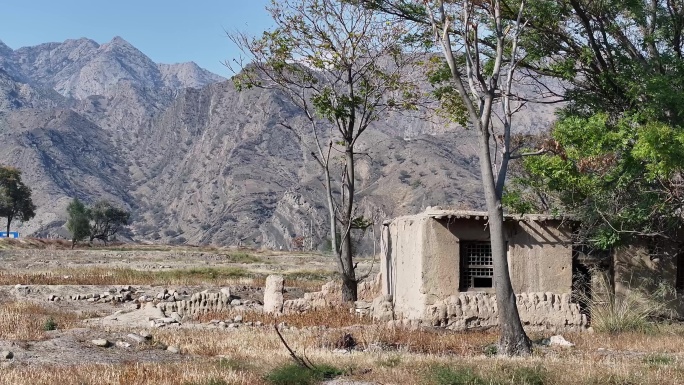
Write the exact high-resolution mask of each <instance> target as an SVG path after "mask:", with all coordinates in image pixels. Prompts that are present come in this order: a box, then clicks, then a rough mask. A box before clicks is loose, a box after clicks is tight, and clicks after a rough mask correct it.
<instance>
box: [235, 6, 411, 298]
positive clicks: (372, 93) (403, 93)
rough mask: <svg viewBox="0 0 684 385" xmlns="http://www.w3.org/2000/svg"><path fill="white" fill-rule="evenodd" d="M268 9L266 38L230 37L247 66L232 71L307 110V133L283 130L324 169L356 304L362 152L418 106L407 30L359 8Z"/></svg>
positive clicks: (349, 292) (333, 227) (343, 267)
mask: <svg viewBox="0 0 684 385" xmlns="http://www.w3.org/2000/svg"><path fill="white" fill-rule="evenodd" d="M267 10H268V11H269V12H270V14H271V16H272V17H273V20H274V22H275V24H276V27H275V29H274V30H272V31H266V32H264V34H263V36H262V37H260V38H253V37H251V36H248V35H246V34H243V33H229V37H230V38H231V40H232V41H233V42H234V43H235V44H236V45H237V46H238V47H239V48H240V49H241V50H242V52H243V53H244V55H245V56H246V57H245V58H244V62H246V63H247V65H244V66H243V61H240V62H236V63H233V64H231V63H227V65H228V66H229V67H230V68H231V69H233V68H234V65H235V64H237V65H238V66H239V67H240V68H236V69H234V70H233V72H234V73H236V75H235V76H234V77H233V80H234V82H235V84H236V86H237V87H238V89H241V88H244V87H259V88H267V89H274V90H278V91H280V92H282V93H283V94H285V95H287V96H288V97H289V99H290V100H291V101H292V102H293V103H294V104H295V105H296V106H297V107H299V109H300V110H301V111H303V113H304V116H305V117H306V121H307V122H308V123H307V125H308V128H303V127H301V125H293V124H290V123H288V122H285V121H282V122H280V124H281V125H282V126H283V127H285V128H287V129H290V130H292V132H294V133H295V134H296V135H297V136H298V137H299V138H300V142H301V143H303V144H304V145H306V146H307V147H308V148H309V152H310V156H311V157H312V158H313V159H314V160H315V162H316V163H317V164H318V165H319V167H320V169H321V172H322V179H323V184H324V186H325V194H326V201H327V205H328V220H329V225H330V229H329V236H330V241H331V244H332V250H333V252H334V253H335V255H336V256H337V260H338V269H339V272H340V274H341V276H342V280H343V290H342V294H343V299H344V300H346V301H353V300H356V299H357V283H358V282H359V280H360V279H362V278H363V277H362V276H360V275H359V274H357V273H356V271H355V270H356V266H355V264H354V262H353V247H352V230H353V229H355V228H365V227H367V226H368V225H369V224H368V223H366V222H367V220H365V219H364V218H363V217H362V216H359V215H358V213H357V204H356V203H357V202H356V200H355V195H356V194H357V190H356V187H355V186H356V171H355V167H356V160H357V158H358V157H359V156H360V154H359V153H358V152H357V151H356V145H357V144H358V140H359V138H360V137H361V136H362V135H363V133H364V132H366V130H367V129H368V128H370V127H371V125H372V123H373V122H374V121H376V120H378V119H380V117H382V116H383V114H386V113H387V112H388V111H389V110H390V109H393V108H397V107H405V106H407V105H411V103H412V101H413V100H414V97H415V96H416V94H415V93H414V92H412V88H411V86H410V83H408V82H406V81H405V77H403V76H402V71H406V68H407V66H409V65H411V63H412V62H413V61H412V60H413V58H414V56H412V55H406V53H405V52H404V50H403V49H404V46H403V45H402V44H401V37H402V36H403V34H404V33H405V32H406V31H405V29H404V24H402V23H394V24H391V23H388V22H387V20H386V19H383V18H380V17H378V15H377V14H376V13H374V12H372V11H370V10H367V9H364V8H362V7H358V6H356V5H353V4H349V3H346V2H341V1H335V0H285V1H277V2H276V1H274V2H273V4H272V5H271V6H270V7H268V8H267ZM238 71H239V72H238ZM338 186H339V187H338ZM338 239H339V241H338ZM338 242H339V243H338Z"/></svg>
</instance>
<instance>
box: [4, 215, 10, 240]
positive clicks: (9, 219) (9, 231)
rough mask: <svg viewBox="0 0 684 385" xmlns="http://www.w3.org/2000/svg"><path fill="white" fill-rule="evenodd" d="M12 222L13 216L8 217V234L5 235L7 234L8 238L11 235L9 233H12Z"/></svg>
mask: <svg viewBox="0 0 684 385" xmlns="http://www.w3.org/2000/svg"><path fill="white" fill-rule="evenodd" d="M10 223H12V217H7V234H5V235H6V236H7V238H9V236H10V235H9V233H10Z"/></svg>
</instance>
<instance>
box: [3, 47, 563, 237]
mask: <svg viewBox="0 0 684 385" xmlns="http://www.w3.org/2000/svg"><path fill="white" fill-rule="evenodd" d="M524 119H525V121H526V123H525V128H524V129H523V130H522V131H525V130H530V129H532V130H537V129H538V128H537V127H538V126H544V125H547V126H548V124H549V121H550V120H551V119H552V114H550V113H548V111H546V110H535V111H534V114H530V116H528V117H526V118H524ZM280 123H286V124H287V125H289V126H291V127H294V128H302V130H301V131H302V132H305V131H306V130H305V129H304V127H306V125H305V122H304V120H303V118H302V116H301V114H300V112H299V111H298V110H297V109H296V108H295V107H293V106H292V105H291V104H290V103H289V102H288V101H287V99H285V98H283V97H282V96H281V95H279V94H278V93H277V92H273V91H265V90H255V89H252V90H246V91H242V92H238V91H237V90H236V89H235V87H234V86H233V84H232V82H230V81H223V79H222V78H221V77H219V76H217V75H214V74H212V73H210V72H208V71H206V70H203V69H201V68H200V67H198V66H197V65H196V64H194V63H184V64H172V65H167V64H158V63H154V62H153V61H152V60H150V59H149V58H148V57H147V56H145V55H144V54H143V53H142V52H140V51H139V50H137V49H136V48H135V47H133V46H132V45H131V44H129V43H127V42H126V41H125V40H123V39H121V38H119V37H116V38H114V39H113V40H112V41H110V42H108V43H105V44H101V45H100V44H98V43H96V42H94V41H92V40H88V39H78V40H67V41H65V42H63V43H47V44H41V45H38V46H35V47H24V48H20V49H17V50H12V49H10V48H9V47H7V46H5V45H3V44H0V153H1V154H4V157H3V160H2V162H3V163H6V164H10V165H13V166H17V167H19V168H20V169H22V170H23V171H24V175H25V178H26V182H27V184H29V185H30V186H32V188H33V191H34V201H35V203H36V204H37V206H38V215H37V217H36V218H35V219H34V220H32V221H29V222H27V223H25V224H23V225H22V226H21V228H20V231H21V232H22V233H23V234H39V235H50V234H60V235H63V236H68V234H67V233H66V232H65V229H64V222H65V220H66V215H65V207H66V205H67V204H68V202H69V201H70V200H71V199H72V198H73V197H79V198H81V199H83V200H85V201H86V202H92V201H95V200H97V199H100V198H107V199H110V200H114V201H116V202H118V203H119V204H121V205H124V206H126V207H127V208H129V209H131V210H132V212H133V215H134V216H133V225H132V227H131V231H130V233H129V234H127V236H128V237H130V238H132V239H135V240H139V241H151V242H170V243H192V244H224V245H225V244H248V245H257V246H267V247H273V248H280V247H284V248H288V247H289V246H290V245H291V240H292V238H293V237H294V236H299V235H302V236H304V237H305V238H306V240H307V241H306V242H307V245H312V246H313V247H320V248H322V247H324V245H325V238H326V236H327V234H326V211H325V204H324V200H323V199H322V194H321V192H322V184H321V178H320V170H319V169H318V166H317V165H316V164H315V162H314V161H313V159H312V158H311V155H310V153H311V148H310V147H309V146H310V143H311V142H310V140H308V139H307V138H306V137H304V138H303V140H300V139H298V137H297V135H295V134H294V133H293V132H292V131H290V130H287V129H284V128H283V126H282V125H281V124H280ZM473 135H474V133H473V132H471V131H467V130H448V129H445V128H444V125H442V124H437V123H432V122H431V121H430V120H428V119H424V117H420V116H406V115H405V114H400V113H394V114H391V115H389V116H388V117H387V119H385V120H383V121H380V122H376V124H375V126H374V127H372V129H370V130H368V131H367V134H365V138H364V139H363V142H360V143H359V144H358V146H357V148H358V150H359V151H360V152H363V153H365V154H366V155H364V156H363V157H361V158H360V160H359V165H358V169H357V171H358V175H359V176H358V181H357V186H358V187H357V189H358V191H359V198H358V199H359V202H360V208H359V212H358V214H359V215H364V216H365V217H369V218H373V219H374V220H375V221H376V223H377V224H378V226H377V227H376V229H375V230H376V231H379V224H380V223H381V222H382V220H384V219H387V218H391V217H393V216H396V215H403V214H409V213H414V212H417V211H420V210H422V209H424V208H425V207H426V206H433V205H445V206H452V207H462V208H481V203H480V202H481V199H480V196H481V188H480V185H479V181H478V174H479V169H478V166H477V161H476V159H477V157H476V154H475V146H474V144H473V143H474V141H473ZM371 244H372V238H368V240H367V241H366V245H368V247H370V245H371Z"/></svg>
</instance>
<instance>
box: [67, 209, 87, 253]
mask: <svg viewBox="0 0 684 385" xmlns="http://www.w3.org/2000/svg"><path fill="white" fill-rule="evenodd" d="M67 216H68V219H67V229H69V231H70V232H71V248H72V249H73V248H74V246H76V242H80V241H82V240H84V239H86V238H87V237H89V236H90V218H89V212H88V208H86V206H85V205H84V204H83V202H81V201H80V200H79V199H78V198H74V200H72V201H71V203H69V206H67Z"/></svg>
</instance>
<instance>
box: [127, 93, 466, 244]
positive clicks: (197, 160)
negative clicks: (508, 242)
mask: <svg viewBox="0 0 684 385" xmlns="http://www.w3.org/2000/svg"><path fill="white" fill-rule="evenodd" d="M390 120H396V117H393V118H392V119H390ZM280 122H286V123H287V124H288V125H291V126H294V127H298V126H300V125H303V124H304V122H303V121H302V119H301V116H300V115H299V112H298V110H296V109H295V108H293V107H292V106H291V105H290V104H289V103H288V102H287V101H286V100H283V99H282V98H281V97H280V96H279V95H278V94H277V93H274V92H266V91H263V90H249V91H245V92H242V93H239V92H237V91H236V90H235V88H234V87H233V86H232V84H231V83H230V82H225V83H220V84H215V85H212V86H209V87H206V88H204V89H202V90H192V89H188V90H185V91H183V92H182V93H181V94H180V95H179V97H178V98H176V100H175V102H174V103H173V105H172V106H170V107H169V109H168V110H167V111H165V112H164V114H162V115H161V116H160V117H159V118H158V119H157V120H156V121H155V123H154V124H153V126H152V129H150V130H149V131H148V133H149V135H147V136H146V135H144V133H142V132H140V133H139V136H140V138H141V140H140V142H139V143H138V146H136V151H137V153H135V154H133V157H134V158H135V159H136V161H135V162H136V163H135V166H134V167H133V174H132V175H133V179H134V183H135V184H136V188H135V190H134V194H135V197H136V200H137V201H139V202H140V204H141V209H143V211H142V212H144V214H143V217H144V219H145V222H144V223H143V222H142V221H139V223H138V224H137V225H136V226H135V229H136V233H137V235H139V236H141V237H143V238H153V239H157V238H158V239H162V240H171V241H174V242H184V241H189V242H192V243H221V242H225V240H226V239H228V240H231V241H233V242H235V241H241V242H243V243H248V244H258V245H261V244H265V245H268V246H272V247H279V246H286V247H287V246H288V245H289V243H290V241H291V239H292V237H293V236H295V235H305V236H306V237H307V238H308V237H309V235H310V233H311V232H312V231H313V238H314V240H313V241H314V242H315V244H320V243H322V239H323V238H325V237H326V235H327V234H326V229H325V221H326V220H325V218H326V214H325V205H324V200H323V196H322V194H323V190H322V183H321V179H320V178H319V171H320V170H319V168H318V167H317V166H316V165H315V162H314V161H313V159H312V158H311V156H310V155H309V153H310V149H307V147H306V146H305V145H303V144H302V143H307V144H308V143H311V138H307V137H305V138H303V139H304V140H303V141H302V142H300V141H299V140H297V138H296V136H295V135H294V134H293V133H292V132H291V131H289V130H287V129H285V128H284V127H283V126H281V125H280V124H279V123H280ZM385 124H386V122H378V125H383V130H380V129H371V130H369V131H367V133H368V134H367V135H366V137H365V139H364V141H362V142H360V143H359V146H358V150H359V152H362V153H366V154H367V155H366V156H359V166H358V175H359V182H358V189H359V192H360V195H359V200H360V202H362V205H361V209H360V210H359V213H358V214H359V215H364V216H367V217H374V218H375V219H376V220H377V223H378V224H379V223H380V222H381V220H382V219H384V218H387V217H390V216H393V215H397V214H405V213H410V212H414V211H416V210H420V209H422V208H424V207H426V206H428V205H436V204H452V205H463V206H467V207H472V206H473V205H475V206H477V203H476V202H477V199H476V195H479V193H478V192H479V185H478V184H477V176H476V175H477V173H476V170H477V169H476V164H474V163H473V157H472V152H471V147H470V146H469V145H467V144H464V145H459V140H458V139H459V138H456V137H454V136H449V135H442V136H440V137H431V136H424V137H422V138H420V139H416V140H411V141H404V140H403V139H401V138H399V137H396V136H390V135H388V134H387V133H385V132H383V131H389V128H388V127H387V126H384V125H385ZM460 139H461V140H464V138H460ZM466 142H469V141H468V140H465V141H464V143H466ZM162 229H163V230H162ZM160 230H161V231H160Z"/></svg>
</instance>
